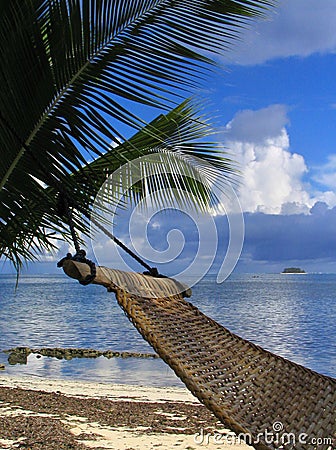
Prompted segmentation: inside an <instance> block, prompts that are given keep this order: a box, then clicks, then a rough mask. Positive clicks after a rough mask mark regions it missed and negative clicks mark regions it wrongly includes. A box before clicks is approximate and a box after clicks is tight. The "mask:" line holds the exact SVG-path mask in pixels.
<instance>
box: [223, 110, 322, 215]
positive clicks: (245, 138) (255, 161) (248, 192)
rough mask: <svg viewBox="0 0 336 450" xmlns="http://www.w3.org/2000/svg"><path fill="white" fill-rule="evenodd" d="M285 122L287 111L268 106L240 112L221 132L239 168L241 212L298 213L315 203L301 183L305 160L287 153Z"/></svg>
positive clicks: (295, 154)
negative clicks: (257, 109)
mask: <svg viewBox="0 0 336 450" xmlns="http://www.w3.org/2000/svg"><path fill="white" fill-rule="evenodd" d="M287 123H288V119H287V115H286V108H285V107H284V106H283V105H271V106H269V107H267V108H263V109H261V110H259V111H251V110H247V111H241V112H239V113H238V114H237V115H236V116H235V117H234V118H233V119H232V120H231V121H230V122H229V123H228V125H227V126H226V128H225V130H224V137H225V138H226V142H225V145H226V146H227V147H228V148H229V149H230V152H231V153H232V154H233V158H234V159H236V160H237V161H238V162H239V163H240V165H241V170H242V184H241V186H240V188H239V194H238V196H239V199H240V202H241V205H242V208H243V210H244V211H249V212H257V211H258V212H264V213H270V214H279V213H281V212H282V213H283V212H284V211H286V212H287V213H288V212H289V211H291V213H294V212H295V213H301V212H307V211H308V210H309V208H310V207H311V206H312V205H313V203H314V202H313V200H312V199H311V198H310V196H309V194H308V193H307V192H306V190H305V187H304V184H303V181H302V179H303V176H304V175H305V174H306V173H307V170H308V169H307V166H306V164H305V161H304V158H303V156H301V155H299V154H297V153H294V154H293V153H291V152H290V151H289V136H288V133H287V130H286V128H285V125H286V124H287ZM285 205H287V206H285ZM289 205H291V207H290V208H289ZM294 206H295V207H294Z"/></svg>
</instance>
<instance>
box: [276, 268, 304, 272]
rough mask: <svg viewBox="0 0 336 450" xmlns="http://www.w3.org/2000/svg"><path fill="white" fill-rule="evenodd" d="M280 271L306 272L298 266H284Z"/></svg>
mask: <svg viewBox="0 0 336 450" xmlns="http://www.w3.org/2000/svg"><path fill="white" fill-rule="evenodd" d="M281 273H306V271H305V270H303V269H300V268H299V267H286V268H285V269H284V270H283V271H282V272H281Z"/></svg>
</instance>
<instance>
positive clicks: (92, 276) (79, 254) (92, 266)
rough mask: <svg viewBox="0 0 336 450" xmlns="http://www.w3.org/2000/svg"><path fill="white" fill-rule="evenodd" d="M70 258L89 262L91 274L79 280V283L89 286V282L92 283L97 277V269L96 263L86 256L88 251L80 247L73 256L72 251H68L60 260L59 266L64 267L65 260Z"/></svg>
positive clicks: (85, 262)
mask: <svg viewBox="0 0 336 450" xmlns="http://www.w3.org/2000/svg"><path fill="white" fill-rule="evenodd" d="M68 259H71V260H72V261H77V262H81V263H84V264H87V265H88V266H89V267H90V274H89V275H87V276H86V277H85V279H84V280H81V281H79V283H80V284H82V285H83V286H87V285H88V284H90V283H92V281H93V280H94V279H95V278H96V274H97V270H96V265H95V263H94V262H93V261H90V260H89V259H87V258H86V251H85V250H83V249H80V250H78V251H77V253H75V255H74V256H72V255H71V253H67V254H66V256H65V257H64V258H62V259H61V260H60V261H58V263H57V267H63V263H64V261H66V260H68Z"/></svg>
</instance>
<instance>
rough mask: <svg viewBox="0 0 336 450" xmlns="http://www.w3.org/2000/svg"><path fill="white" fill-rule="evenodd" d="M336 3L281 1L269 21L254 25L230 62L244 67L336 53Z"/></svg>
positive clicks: (296, 0)
mask: <svg viewBox="0 0 336 450" xmlns="http://www.w3.org/2000/svg"><path fill="white" fill-rule="evenodd" d="M335 22H336V9H335V2H334V0H323V1H322V2H316V0H280V2H279V4H278V6H277V7H276V8H274V9H273V10H272V11H271V12H270V13H269V14H268V17H267V20H260V21H258V22H253V24H252V26H251V27H250V29H248V30H246V32H245V33H244V34H243V36H242V39H241V41H240V43H239V44H237V45H236V47H235V51H234V52H233V55H231V59H232V60H233V62H235V63H237V64H242V65H252V64H259V63H263V62H265V61H268V60H271V59H274V58H283V57H290V56H308V55H311V54H314V53H328V52H332V53H334V52H335V51H336V30H335Z"/></svg>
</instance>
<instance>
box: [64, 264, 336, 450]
mask: <svg viewBox="0 0 336 450" xmlns="http://www.w3.org/2000/svg"><path fill="white" fill-rule="evenodd" d="M63 269H64V271H65V273H66V274H67V275H69V276H71V277H73V278H76V279H78V280H81V279H85V277H86V275H87V274H88V273H89V268H88V266H86V265H85V264H82V263H77V262H73V261H66V262H65V264H64V266H63ZM94 283H96V284H101V285H103V286H105V287H107V288H108V289H109V290H110V291H113V292H115V293H116V297H117V301H118V303H119V305H120V306H121V308H122V309H123V310H124V312H125V313H126V315H127V316H128V318H129V319H130V320H131V322H132V323H133V324H134V326H135V327H136V328H137V330H138V331H139V332H140V334H141V335H142V336H143V338H144V339H145V340H146V341H147V342H148V343H149V344H150V345H151V346H152V347H153V348H154V350H155V351H156V352H157V353H158V354H159V355H160V357H161V358H162V359H163V360H164V361H165V362H166V363H167V364H168V365H169V366H170V367H171V368H172V369H173V370H174V372H175V373H176V375H177V376H178V377H179V378H180V379H181V380H182V381H183V382H184V384H185V385H186V386H187V388H188V389H189V390H190V391H191V392H192V393H193V394H194V395H195V396H196V397H197V398H198V399H199V400H200V401H201V402H202V403H203V404H204V405H205V406H206V407H207V408H208V409H209V410H211V411H212V412H213V413H214V414H215V415H216V416H217V417H218V419H219V420H220V421H221V422H222V423H223V424H224V425H226V426H228V427H230V428H231V429H232V430H233V431H234V432H235V433H236V434H237V435H238V438H239V439H242V440H244V441H245V442H246V443H247V444H250V445H253V446H254V447H255V448H256V449H258V450H259V449H262V450H266V449H278V448H285V449H298V450H301V449H302V450H307V449H314V448H318V449H321V450H322V449H323V450H324V449H329V450H330V449H333V448H335V442H336V440H335V438H336V412H335V405H336V379H333V378H330V377H327V376H324V375H320V374H318V373H316V372H314V371H312V370H310V369H307V368H305V367H303V366H300V365H298V364H295V363H293V362H290V361H288V360H286V359H284V358H282V357H279V356H277V355H274V354H273V353H271V352H268V351H266V350H264V349H263V348H261V347H259V346H257V345H255V344H253V343H251V342H249V341H247V340H245V339H242V338H241V337H239V336H237V335H235V334H233V333H231V332H230V331H229V330H227V329H226V328H224V327H223V326H221V325H220V324H218V323H217V322H216V321H214V320H212V319H210V318H209V317H207V316H206V315H205V314H203V313H202V312H201V311H200V310H199V309H197V308H196V307H195V306H193V305H192V304H191V303H189V302H188V301H186V300H184V298H183V297H184V296H190V295H191V292H190V290H188V289H187V288H186V287H185V286H183V285H181V284H180V283H177V282H176V281H175V280H172V279H169V278H153V277H149V276H145V275H141V274H135V273H128V272H122V271H116V270H112V269H107V268H103V267H98V268H97V276H96V279H95V281H94ZM223 439H224V436H223ZM222 442H225V441H222Z"/></svg>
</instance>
